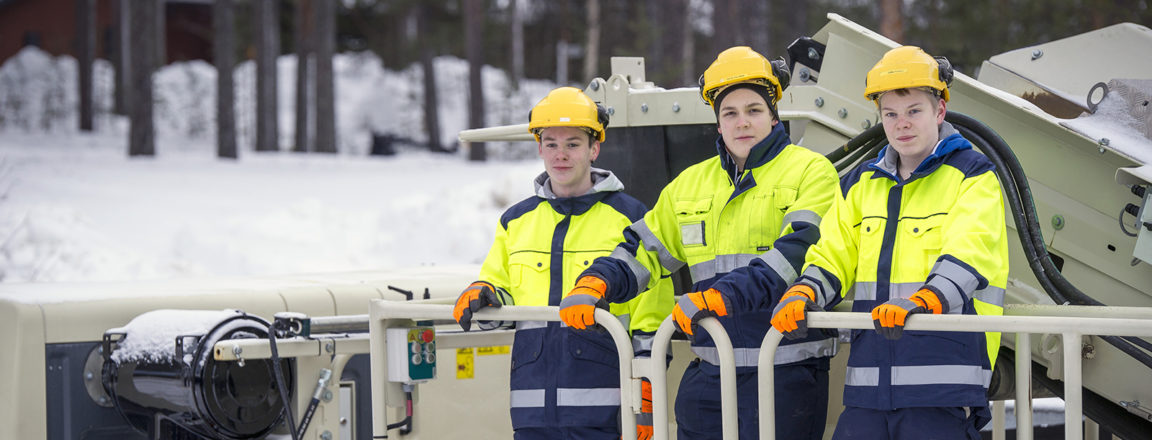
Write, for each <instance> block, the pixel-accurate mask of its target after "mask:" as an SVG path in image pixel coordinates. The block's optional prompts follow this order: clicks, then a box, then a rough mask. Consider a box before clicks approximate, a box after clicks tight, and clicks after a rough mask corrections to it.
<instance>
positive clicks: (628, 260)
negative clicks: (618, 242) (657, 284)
mask: <svg viewBox="0 0 1152 440" xmlns="http://www.w3.org/2000/svg"><path fill="white" fill-rule="evenodd" d="M609 256H610V257H612V258H615V259H617V260H620V261H623V262H624V264H625V265H627V266H628V269H629V270H631V271H632V275H635V276H636V289H637V290H636V291H635V292H626V293H628V294H630V295H638V294H640V292H643V291H645V290H648V281H650V280H651V279H652V271H650V270H648V268H647V267H644V265H643V264H640V260H637V259H636V256H635V255H632V253H631V252H628V251H627V250H625V249H624V248H622V247H620V246H617V247H616V249H615V250H613V251H612V254H611V255H609Z"/></svg>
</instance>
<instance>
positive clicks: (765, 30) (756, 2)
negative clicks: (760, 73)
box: [744, 0, 784, 58]
mask: <svg viewBox="0 0 1152 440" xmlns="http://www.w3.org/2000/svg"><path fill="white" fill-rule="evenodd" d="M744 7H745V8H747V12H745V14H744V15H745V16H747V17H748V21H747V22H746V23H747V29H748V45H749V46H752V49H754V50H755V51H757V52H760V54H761V55H764V56H765V57H768V58H772V57H773V56H772V54H776V53H784V47H782V46H778V45H776V46H774V44H773V43H775V42H774V41H773V39H772V29H773V28H774V27H775V26H773V25H772V17H773V15H772V3H771V2H770V1H767V0H752V1H748V0H745V1H744Z"/></svg>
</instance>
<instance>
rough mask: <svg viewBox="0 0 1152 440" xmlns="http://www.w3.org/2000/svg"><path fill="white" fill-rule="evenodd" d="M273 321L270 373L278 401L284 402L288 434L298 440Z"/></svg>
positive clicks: (269, 345) (270, 331)
mask: <svg viewBox="0 0 1152 440" xmlns="http://www.w3.org/2000/svg"><path fill="white" fill-rule="evenodd" d="M277 322H280V321H274V322H273V324H272V326H269V327H268V348H270V349H271V351H272V373H273V376H274V377H275V379H276V389H277V391H279V392H280V400H282V401H284V414H285V415H286V416H287V420H288V432H290V433H292V440H300V435H299V434H298V433H297V432H296V419H295V418H294V417H293V416H292V401H291V400H289V399H288V389H287V387H286V386H285V385H284V384H285V383H287V382H288V381H287V380H286V379H284V372H283V371H281V370H282V369H281V368H280V352H279V351H277V350H276V328H275V326H276V323H277Z"/></svg>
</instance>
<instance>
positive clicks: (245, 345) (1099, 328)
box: [216, 300, 1152, 440]
mask: <svg viewBox="0 0 1152 440" xmlns="http://www.w3.org/2000/svg"><path fill="white" fill-rule="evenodd" d="M370 310H371V314H370V315H368V319H367V321H368V330H369V336H368V338H367V340H365V339H363V338H362V337H360V338H350V339H342V340H341V339H335V340H332V339H324V338H320V339H295V340H285V341H283V342H282V343H281V344H283V345H281V349H280V350H281V353H282V354H283V355H285V356H286V357H291V356H314V355H318V354H319V350H320V348H319V344H320V343H321V341H326V342H325V343H334V344H336V345H335V346H334V348H333V350H334V351H332V352H340V353H364V352H367V353H369V355H370V357H371V368H372V371H371V374H372V377H376V378H383V377H387V371H386V368H387V365H388V364H387V358H386V348H385V346H384V342H383V341H384V340H385V339H384V329H386V328H388V327H389V326H391V325H406V324H408V323H409V321H415V320H428V319H434V320H450V319H452V306H451V305H443V304H428V303H407V302H394V301H385V300H374V301H372V304H371V309H370ZM558 312H559V309H558V308H557V307H527V306H509V307H503V308H499V309H484V310H481V311H479V312H477V313H476V314H475V316H474V318H473V319H475V320H494V321H559V313H558ZM1005 313H1006V314H1005V315H1004V316H976V315H914V316H912V317H910V318H909V319H908V321H907V324H906V325H905V329H906V330H928V331H955V332H973V330H972V329H979V330H977V332H1002V333H1014V334H1015V337H1016V339H1015V341H1016V343H1015V348H1016V350H1015V362H1016V365H1018V366H1019V365H1025V366H1027V365H1031V363H1032V351H1031V348H1030V347H1031V334H1033V333H1043V334H1059V335H1061V336H1062V338H1063V363H1064V365H1063V378H1064V401H1065V409H1064V426H1065V430H1064V431H1065V439H1068V440H1081V439H1082V438H1083V433H1082V432H1081V430H1080V429H1077V427H1079V426H1080V425H1081V422H1082V418H1083V414H1082V413H1083V400H1082V386H1083V379H1082V373H1083V365H1082V363H1081V343H1082V342H1081V338H1082V337H1083V336H1087V335H1113V336H1137V337H1152V308H1135V307H1132V308H1128V307H1091V306H1076V307H1075V310H1071V309H1069V308H1068V306H1037V305H1008V306H1007V307H1006V308H1005ZM1104 316H1108V317H1104ZM355 318H356V319H363V318H362V317H360V316H357V317H355ZM807 319H808V326H809V328H844V329H864V330H871V329H873V328H874V326H873V323H872V317H871V316H870V315H869V314H868V313H851V312H809V313H808V316H807ZM596 320H597V322H598V323H600V324H601V325H602V326H603V327H604V328H605V329H606V330H607V331H608V333H609V334H610V335H611V336H612V340H613V342H614V343H615V345H616V350H617V352H618V355H619V360H620V402H621V408H620V413H621V422H622V427H623V431H624V432H623V436H624V438H635V435H636V423H635V414H636V413H637V412H638V411H639V408H640V393H639V390H640V379H641V378H648V379H649V380H650V381H651V383H652V396H653V399H652V405H653V411H652V412H653V431H654V432H653V434H654V436H653V438H655V439H667V438H669V434H670V433H669V432H668V427H669V423H668V422H669V420H668V399H667V398H666V396H667V393H668V381H667V379H668V376H667V370H666V361H665V359H666V357H667V354H668V350H669V345H670V343H671V339H672V335H673V333H674V331H675V324H674V322H673V320H672V318H671V317H668V318H666V319H665V320H664V322H663V323H661V325H660V327H659V329H658V330H657V331H656V334H655V336H654V338H653V345H652V354H651V358H649V359H634V358H633V351H632V344H631V340H630V338H629V337H628V332H627V330H626V329H625V328H624V326H623V325H622V324H621V323H620V321H619V320H617V319H616V317H615V316H614V315H612V314H611V313H609V312H608V311H606V310H597V311H596ZM699 324H700V327H701V328H702V329H704V330H705V331H706V332H708V334H709V335H710V336H711V337H712V339H713V340H714V341H715V343H716V347H717V352H718V355H719V362H720V387H721V390H720V391H721V420H722V422H723V431H722V435H723V438H724V439H725V440H734V439H736V438H737V437H738V433H737V429H738V421H737V411H736V405H737V403H736V402H737V400H736V380H735V379H736V368H735V357H734V354H733V350H732V343H731V341H730V339H729V338H728V335H727V333H726V332H725V331H724V328H723V327H722V326H721V325H720V323H719V321H717V320H716V319H715V318H705V319H702V320H701V321H700V322H699ZM493 333H502V335H497V336H498V337H502V338H507V337H508V335H507V333H510V332H474V333H467V334H465V333H450V334H448V335H443V337H444V338H445V339H450V340H451V341H452V343H451V344H448V345H447V346H452V347H465V346H471V345H473V344H472V343H475V342H477V341H482V340H484V338H485V334H489V335H491V334H493ZM489 338H490V336H489ZM781 339H782V335H781V334H780V333H779V332H777V331H776V330H775V329H773V330H769V332H768V334H767V335H766V336H765V337H764V340H763V342H762V344H761V347H760V352H759V358H758V367H757V368H758V373H759V378H758V379H759V385H758V393H759V395H760V398H759V402H760V408H759V417H760V438H761V439H775V399H773V398H770V397H769V398H765V397H764V396H772V395H773V394H774V389H775V382H774V376H773V373H774V369H773V366H774V361H775V355H776V348H777V346H778V345H779V343H780V341H781ZM470 341H471V342H470ZM438 345H440V347H441V348H446V347H447V346H446V345H443V344H438ZM240 348H242V349H240ZM266 351H267V344H266V341H264V342H263V343H262V342H261V341H258V340H231V341H221V342H220V343H218V344H217V345H216V357H217V358H218V360H238V359H239V358H240V353H244V355H245V356H244V357H246V358H250V359H254V358H264V357H267V355H268V353H266ZM1015 380H1016V402H1017V405H1016V410H1015V417H1016V438H1017V439H1021V440H1031V439H1032V438H1033V435H1032V406H1031V391H1032V390H1031V386H1032V380H1031V369H1030V368H1016V377H1015ZM386 386H387V381H383V380H374V381H372V390H371V397H372V408H373V410H372V426H373V428H372V429H373V438H387V430H386V427H387V426H388V420H387V410H386V406H387V405H386V404H387V401H386V399H387V398H386V389H385V387H386ZM1001 417H1002V413H1001ZM1085 423H1088V424H1089V425H1091V422H1090V421H1088V422H1085ZM993 435H996V433H995V432H994V433H993Z"/></svg>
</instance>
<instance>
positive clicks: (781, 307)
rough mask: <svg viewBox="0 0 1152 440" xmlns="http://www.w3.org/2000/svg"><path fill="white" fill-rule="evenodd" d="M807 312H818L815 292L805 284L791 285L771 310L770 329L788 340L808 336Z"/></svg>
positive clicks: (818, 307)
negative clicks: (774, 329) (773, 329)
mask: <svg viewBox="0 0 1152 440" xmlns="http://www.w3.org/2000/svg"><path fill="white" fill-rule="evenodd" d="M809 310H812V311H819V310H820V306H818V305H816V292H815V291H813V290H812V287H811V286H808V285H806V284H793V285H792V287H789V288H788V291H787V292H784V296H782V297H780V303H779V304H776V308H775V309H773V310H772V327H775V328H776V330H777V331H779V332H780V333H783V334H784V337H785V338H788V339H790V340H795V339H800V338H803V337H805V336H808V316H807V314H808V313H807V312H808V311H809Z"/></svg>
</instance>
